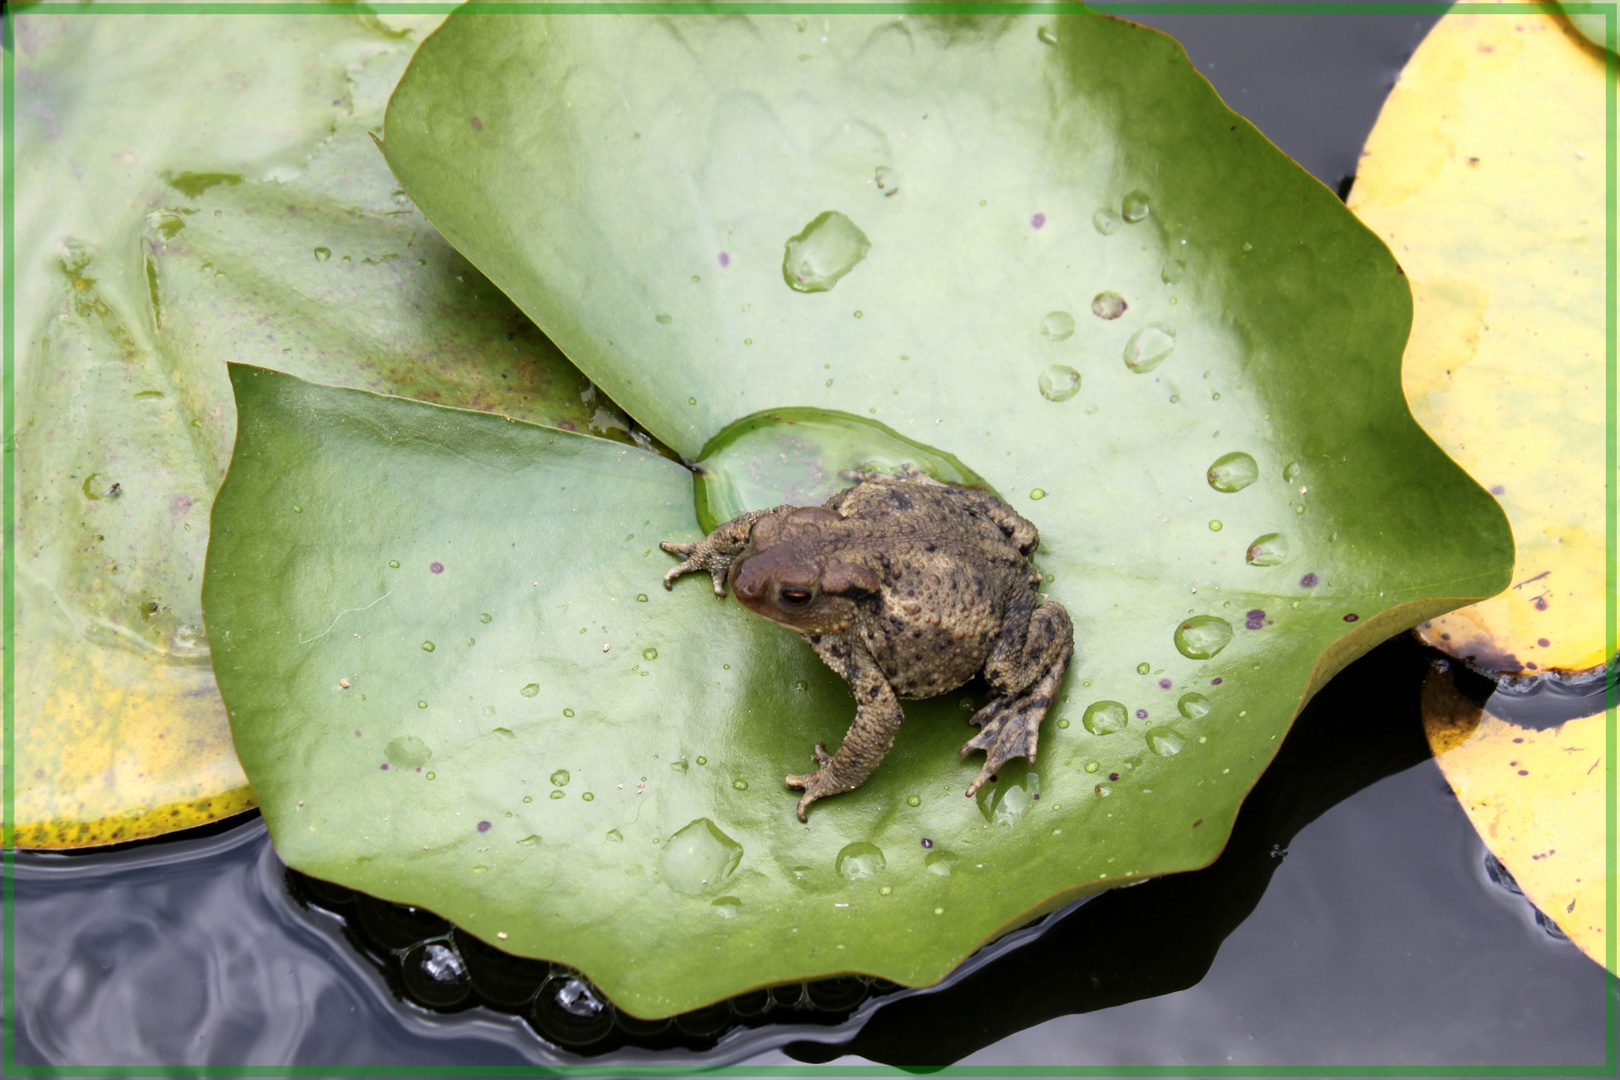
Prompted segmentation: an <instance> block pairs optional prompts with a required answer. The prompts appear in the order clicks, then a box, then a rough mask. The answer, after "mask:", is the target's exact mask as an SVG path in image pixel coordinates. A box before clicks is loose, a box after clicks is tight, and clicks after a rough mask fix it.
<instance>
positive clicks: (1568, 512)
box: [1349, 11, 1606, 675]
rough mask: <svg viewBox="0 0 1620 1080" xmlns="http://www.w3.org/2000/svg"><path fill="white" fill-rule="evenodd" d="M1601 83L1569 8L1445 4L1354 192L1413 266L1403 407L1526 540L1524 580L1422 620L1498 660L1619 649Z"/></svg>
mask: <svg viewBox="0 0 1620 1080" xmlns="http://www.w3.org/2000/svg"><path fill="white" fill-rule="evenodd" d="M1604 94H1605V91H1604V53H1603V51H1602V50H1601V49H1598V48H1595V47H1594V46H1592V44H1591V43H1590V42H1588V41H1587V40H1586V39H1585V38H1583V37H1581V36H1580V35H1579V34H1578V33H1576V32H1575V30H1574V28H1573V27H1571V26H1570V24H1569V23H1568V22H1567V21H1565V20H1564V19H1562V18H1560V17H1559V16H1558V15H1556V14H1547V15H1541V14H1515V13H1505V12H1504V13H1502V14H1496V13H1490V12H1483V13H1482V12H1477V11H1475V12H1469V13H1465V14H1451V15H1447V16H1446V17H1445V18H1443V19H1441V20H1440V22H1439V23H1437V24H1436V25H1435V27H1434V29H1433V30H1432V31H1431V32H1430V34H1429V36H1428V37H1427V38H1426V39H1425V40H1424V42H1423V44H1422V45H1421V46H1420V47H1419V48H1418V50H1417V52H1416V53H1415V54H1414V55H1413V57H1412V59H1411V62H1410V63H1409V64H1408V65H1407V67H1406V70H1405V71H1404V72H1402V74H1401V78H1400V81H1399V82H1398V83H1397V84H1396V86H1395V88H1394V90H1393V91H1392V92H1391V93H1390V96H1389V100H1388V101H1387V102H1386V103H1385V105H1384V109H1383V112H1382V113H1381V114H1380V116H1379V119H1378V123H1377V126H1375V127H1374V129H1373V132H1372V135H1371V137H1370V138H1369V139H1368V142H1367V147H1366V150H1365V151H1364V152H1363V155H1362V164H1361V169H1360V172H1359V174H1358V176H1357V179H1356V184H1355V188H1354V190H1353V191H1352V192H1351V196H1350V200H1349V202H1350V208H1351V209H1352V210H1354V211H1355V212H1356V213H1357V214H1358V215H1359V216H1360V217H1361V219H1362V220H1363V221H1364V222H1366V223H1367V225H1368V226H1369V227H1371V228H1372V229H1373V230H1374V231H1375V232H1377V233H1378V235H1379V236H1381V237H1383V238H1384V240H1385V242H1386V243H1388V244H1389V246H1390V248H1391V250H1392V251H1393V252H1394V254H1395V257H1396V258H1397V259H1398V260H1399V261H1400V263H1401V266H1402V267H1403V268H1404V269H1405V271H1406V273H1407V275H1408V277H1409V279H1410V281H1411V285H1412V293H1413V298H1414V301H1415V310H1414V312H1413V322H1412V335H1411V338H1410V340H1409V341H1408V343H1407V347H1406V353H1405V358H1404V363H1403V367H1402V382H1403V386H1404V389H1405V391H1406V399H1407V403H1408V404H1409V405H1410V407H1411V409H1412V413H1413V415H1414V416H1415V417H1416V418H1417V421H1418V423H1419V424H1421V425H1422V426H1423V428H1424V430H1426V431H1427V432H1428V433H1429V434H1430V435H1431V436H1432V437H1433V438H1434V439H1435V441H1436V442H1438V443H1439V444H1440V445H1441V446H1442V447H1443V448H1444V449H1445V450H1446V452H1447V453H1449V454H1450V455H1451V456H1452V457H1453V458H1454V459H1455V460H1456V461H1457V462H1458V463H1459V464H1461V465H1462V466H1463V468H1465V469H1467V470H1468V472H1469V474H1470V475H1472V476H1473V477H1474V478H1475V479H1476V480H1478V481H1479V482H1480V483H1481V484H1482V485H1483V486H1484V487H1485V488H1487V489H1488V490H1489V491H1490V492H1491V493H1492V494H1493V495H1495V496H1496V497H1497V499H1498V500H1500V502H1501V504H1502V507H1503V509H1504V510H1505V511H1506V512H1507V516H1508V520H1509V521H1510V522H1511V523H1512V526H1513V539H1514V542H1515V544H1516V545H1517V549H1518V553H1517V557H1516V561H1515V566H1514V573H1513V585H1512V587H1510V588H1509V589H1507V590H1506V591H1505V592H1503V593H1502V594H1501V595H1499V596H1496V597H1493V598H1491V599H1489V600H1485V601H1482V602H1480V603H1477V604H1472V605H1470V606H1468V607H1464V608H1460V609H1458V610H1456V611H1454V612H1451V613H1450V614H1447V615H1444V616H1441V617H1439V618H1436V619H1433V620H1431V621H1429V622H1426V623H1425V624H1423V626H1422V627H1421V628H1420V630H1419V633H1420V634H1421V635H1422V636H1423V639H1424V640H1425V641H1427V642H1428V643H1429V644H1431V645H1434V646H1436V647H1437V648H1440V649H1442V650H1444V651H1445V652H1448V653H1450V654H1451V655H1453V656H1456V657H1459V658H1461V659H1465V660H1468V661H1470V662H1472V663H1474V664H1476V665H1478V666H1480V667H1483V668H1486V669H1489V670H1492V671H1495V672H1499V673H1502V674H1508V675H1520V674H1532V673H1537V672H1547V671H1555V672H1579V671H1584V670H1589V669H1592V668H1595V667H1597V666H1599V665H1601V664H1602V663H1603V660H1604V657H1605V655H1606V650H1605V646H1604V595H1605V584H1604V544H1605V534H1604V505H1603V491H1604V481H1605V465H1604V392H1603V387H1604V383H1603V378H1604V375H1603V363H1604V336H1603V335H1604V306H1605V304H1604V302H1605V293H1604V220H1605V219H1604ZM1436 524H1437V527H1439V528H1444V527H1445V525H1446V523H1445V522H1443V521H1442V522H1437V523H1436Z"/></svg>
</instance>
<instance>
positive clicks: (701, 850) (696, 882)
mask: <svg viewBox="0 0 1620 1080" xmlns="http://www.w3.org/2000/svg"><path fill="white" fill-rule="evenodd" d="M742 857H743V848H742V845H741V844H739V843H737V841H735V840H733V839H732V838H731V837H729V836H727V835H726V834H725V833H724V832H722V831H721V830H720V827H719V826H718V825H716V824H715V823H714V822H712V821H710V820H709V819H708V818H698V819H697V820H696V821H693V822H689V823H688V824H687V825H685V826H683V827H682V828H681V829H680V830H679V831H678V832H676V833H675V835H674V836H671V837H670V838H669V843H667V844H665V845H664V848H663V850H662V851H661V852H660V853H659V856H658V872H659V876H660V877H661V878H663V881H664V884H666V885H668V886H669V887H670V888H672V889H674V890H675V891H676V892H683V893H691V894H696V893H704V892H713V891H715V890H716V889H718V888H719V886H720V884H721V883H722V882H724V881H725V880H726V878H728V877H730V876H731V873H732V871H734V870H736V869H737V864H738V863H740V862H741V861H742Z"/></svg>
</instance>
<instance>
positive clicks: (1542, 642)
mask: <svg viewBox="0 0 1620 1080" xmlns="http://www.w3.org/2000/svg"><path fill="white" fill-rule="evenodd" d="M1536 644H1537V645H1540V646H1541V647H1542V648H1543V649H1545V648H1546V647H1547V646H1549V645H1551V644H1552V642H1550V641H1548V640H1547V639H1546V638H1544V637H1538V638H1536Z"/></svg>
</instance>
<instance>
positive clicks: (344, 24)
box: [15, 14, 625, 847]
mask: <svg viewBox="0 0 1620 1080" xmlns="http://www.w3.org/2000/svg"><path fill="white" fill-rule="evenodd" d="M261 18H262V20H269V21H268V23H266V22H264V21H260V22H258V23H256V24H255V25H256V26H257V27H258V29H256V30H255V31H254V32H252V33H248V32H247V29H246V28H247V26H248V21H244V20H243V19H241V18H240V17H239V16H220V17H214V16H209V15H188V16H187V17H185V18H183V19H172V18H171V19H151V18H146V17H143V16H138V15H125V14H119V15H108V16H102V17H97V16H94V15H89V16H86V15H77V16H73V17H69V18H61V19H58V18H52V17H49V16H40V15H30V16H28V17H27V18H25V19H22V20H20V21H19V22H18V23H17V26H18V27H19V39H18V40H19V60H18V63H19V66H20V68H21V69H22V75H21V79H22V82H23V84H24V85H26V86H28V87H29V88H30V89H29V94H30V95H31V97H30V101H31V102H32V104H31V105H30V106H29V107H28V109H27V110H25V117H24V122H23V123H22V124H20V125H19V131H18V154H19V176H20V177H21V178H22V180H21V183H22V186H21V190H20V191H19V195H18V198H19V210H20V215H19V220H25V221H27V222H28V228H27V229H26V230H25V231H24V233H23V235H22V236H21V237H20V242H21V251H20V255H19V266H21V267H22V268H23V270H22V272H21V273H20V275H19V279H18V289H19V300H20V303H19V305H18V310H19V312H21V313H23V322H22V324H21V325H20V326H19V327H18V329H17V336H18V341H19V343H20V344H21V345H22V347H21V348H20V350H19V361H20V362H19V367H18V373H17V406H18V421H17V431H18V451H17V479H18V483H19V485H20V490H19V499H18V514H19V519H18V521H19V525H18V528H19V533H18V535H19V540H20V546H19V549H18V552H17V571H18V572H17V585H18V601H17V616H18V624H17V629H18V642H19V646H20V647H19V652H18V656H17V726H16V735H17V745H16V751H17V763H16V764H17V778H18V785H17V802H16V821H15V825H16V827H17V833H16V836H17V842H18V844H19V845H21V846H25V847H63V846H81V845H90V844H104V843H110V842H114V841H120V840H129V839H133V838H136V837H141V836H150V835H154V834H157V833H161V832H165V831H168V830H171V829H175V828H184V827H187V826H191V825H196V824H200V823H202V822H206V821H210V820H214V819H216V818H219V817H223V816H228V815H229V814H232V813H235V812H238V811H240V810H243V809H246V808H247V807H249V806H251V805H252V792H251V790H250V789H249V787H248V785H247V781H246V778H245V777H244V776H243V775H242V772H241V769H240V767H239V766H238V764H237V761H236V756H235V754H234V752H233V751H232V748H231V743H230V736H229V731H228V728H227V724H226V719H225V715H224V710H223V707H222V706H221V704H220V701H219V697H218V692H217V690H216V689H215V684H214V677H213V673H212V671H211V670H210V669H209V666H208V640H207V637H206V635H205V634H204V632H203V628H202V624H203V619H202V610H201V601H200V595H199V594H200V589H201V585H202V561H203V552H204V549H205V545H206V544H207V541H208V518H207V514H208V507H209V505H210V503H211V501H212V499H213V495H214V491H215V489H216V488H217V486H218V484H219V481H220V478H221V477H222V475H223V473H224V468H225V464H226V462H227V460H228V457H229V454H230V447H231V441H232V438H233V435H234V428H235V409H234V404H233V402H232V399H231V394H230V387H229V383H228V381H227V378H226V374H225V366H224V362H225V361H226V360H252V361H254V362H256V363H259V364H264V365H268V366H272V367H278V368H283V369H285V370H289V371H294V372H297V373H299V374H302V375H305V376H307V377H311V378H318V379H321V380H323V381H327V382H338V383H349V384H353V385H359V386H365V387H368V388H372V389H377V390H385V391H387V392H390V393H395V394H405V395H410V396H416V397H421V398H425V399H428V400H433V401H441V402H446V403H451V404H457V405H463V406H468V407H473V408H481V409H489V410H497V411H501V412H505V413H508V414H510V415H514V416H519V417H523V418H527V419H533V420H537V421H540V422H544V423H550V424H560V425H568V426H578V427H580V428H585V427H586V426H588V425H592V424H594V425H595V426H596V428H597V429H598V430H604V431H605V430H608V429H609V428H612V429H616V431H617V433H618V434H619V435H620V436H623V435H624V434H625V422H624V420H623V418H622V416H621V415H620V414H618V413H617V412H616V410H613V409H612V408H611V406H610V405H609V403H607V402H606V401H605V400H592V399H593V398H594V397H595V392H594V390H593V389H592V387H591V386H590V384H589V382H588V381H587V380H586V379H584V377H583V376H581V375H580V374H579V373H578V372H577V371H576V370H575V369H574V368H572V367H570V366H569V365H568V363H567V362H566V360H564V359H563V357H562V356H561V354H560V353H559V352H558V351H557V350H556V348H555V347H554V346H553V345H551V343H550V342H548V341H546V340H545V338H544V337H543V336H542V335H541V334H539V333H538V332H537V331H536V330H535V329H534V326H533V324H532V323H531V322H530V321H529V320H528V319H526V318H525V317H524V316H523V315H522V313H521V312H519V311H517V310H516V309H515V308H514V307H513V306H512V304H511V303H510V301H508V300H507V299H506V298H505V296H504V295H503V294H501V293H500V291H499V290H497V289H495V288H494V287H493V286H491V285H490V284H489V282H488V281H487V280H485V279H484V278H483V276H482V275H481V274H479V273H478V272H477V271H476V270H474V269H473V268H472V267H471V266H469V265H468V264H467V262H466V260H465V259H463V258H462V257H461V256H460V255H458V254H457V253H456V252H455V251H454V250H452V249H450V248H449V247H448V246H447V245H446V244H445V243H444V242H443V240H442V239H440V238H439V236H438V234H437V233H436V232H435V231H434V230H433V229H432V228H431V227H429V226H428V225H426V223H425V222H424V221H423V220H422V218H421V216H420V215H419V214H418V213H417V212H416V211H415V209H414V207H412V206H411V204H410V202H409V200H408V199H406V198H405V197H404V196H403V193H401V192H399V191H398V190H397V187H396V185H395V184H394V182H393V179H392V177H391V176H389V175H388V171H387V169H386V167H385V166H384V165H383V164H382V163H381V162H380V161H379V160H378V156H377V152H376V148H375V146H374V145H373V143H372V141H371V138H370V135H369V134H368V131H367V128H368V126H375V125H377V123H378V122H379V120H380V118H381V114H382V107H383V103H384V101H385V99H386V95H387V93H388V91H389V90H390V88H391V87H392V86H393V84H394V82H395V81H396V79H397V78H398V74H399V72H400V71H401V70H402V68H403V67H404V64H405V62H406V60H407V59H408V57H409V52H410V46H411V41H410V40H408V39H407V38H401V37H399V36H398V35H397V34H391V33H384V32H383V28H381V27H380V26H378V25H375V23H376V20H374V19H373V20H371V21H370V22H363V21H358V20H356V19H353V18H347V17H343V16H339V15H333V14H321V15H311V16H306V17H282V16H274V15H266V16H262V17H261ZM250 21H251V20H250ZM432 21H433V20H428V21H427V23H426V24H424V20H422V19H421V18H420V17H412V18H411V19H409V20H407V23H408V25H414V26H416V27H417V28H422V27H423V26H424V25H431V22H432ZM224 85H228V86H230V87H232V91H231V93H229V94H221V93H220V92H218V89H217V88H218V87H219V86H224ZM132 88H134V89H132ZM177 103H183V104H177ZM245 118H251V119H252V121H253V122H252V123H247V122H245ZM582 395H583V398H582Z"/></svg>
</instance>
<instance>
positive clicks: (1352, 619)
mask: <svg viewBox="0 0 1620 1080" xmlns="http://www.w3.org/2000/svg"><path fill="white" fill-rule="evenodd" d="M1359 618H1361V616H1360V615H1357V614H1356V613H1355V612H1353V611H1352V612H1351V613H1350V614H1348V615H1346V616H1345V617H1344V621H1345V622H1355V621H1356V620H1357V619H1359Z"/></svg>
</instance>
